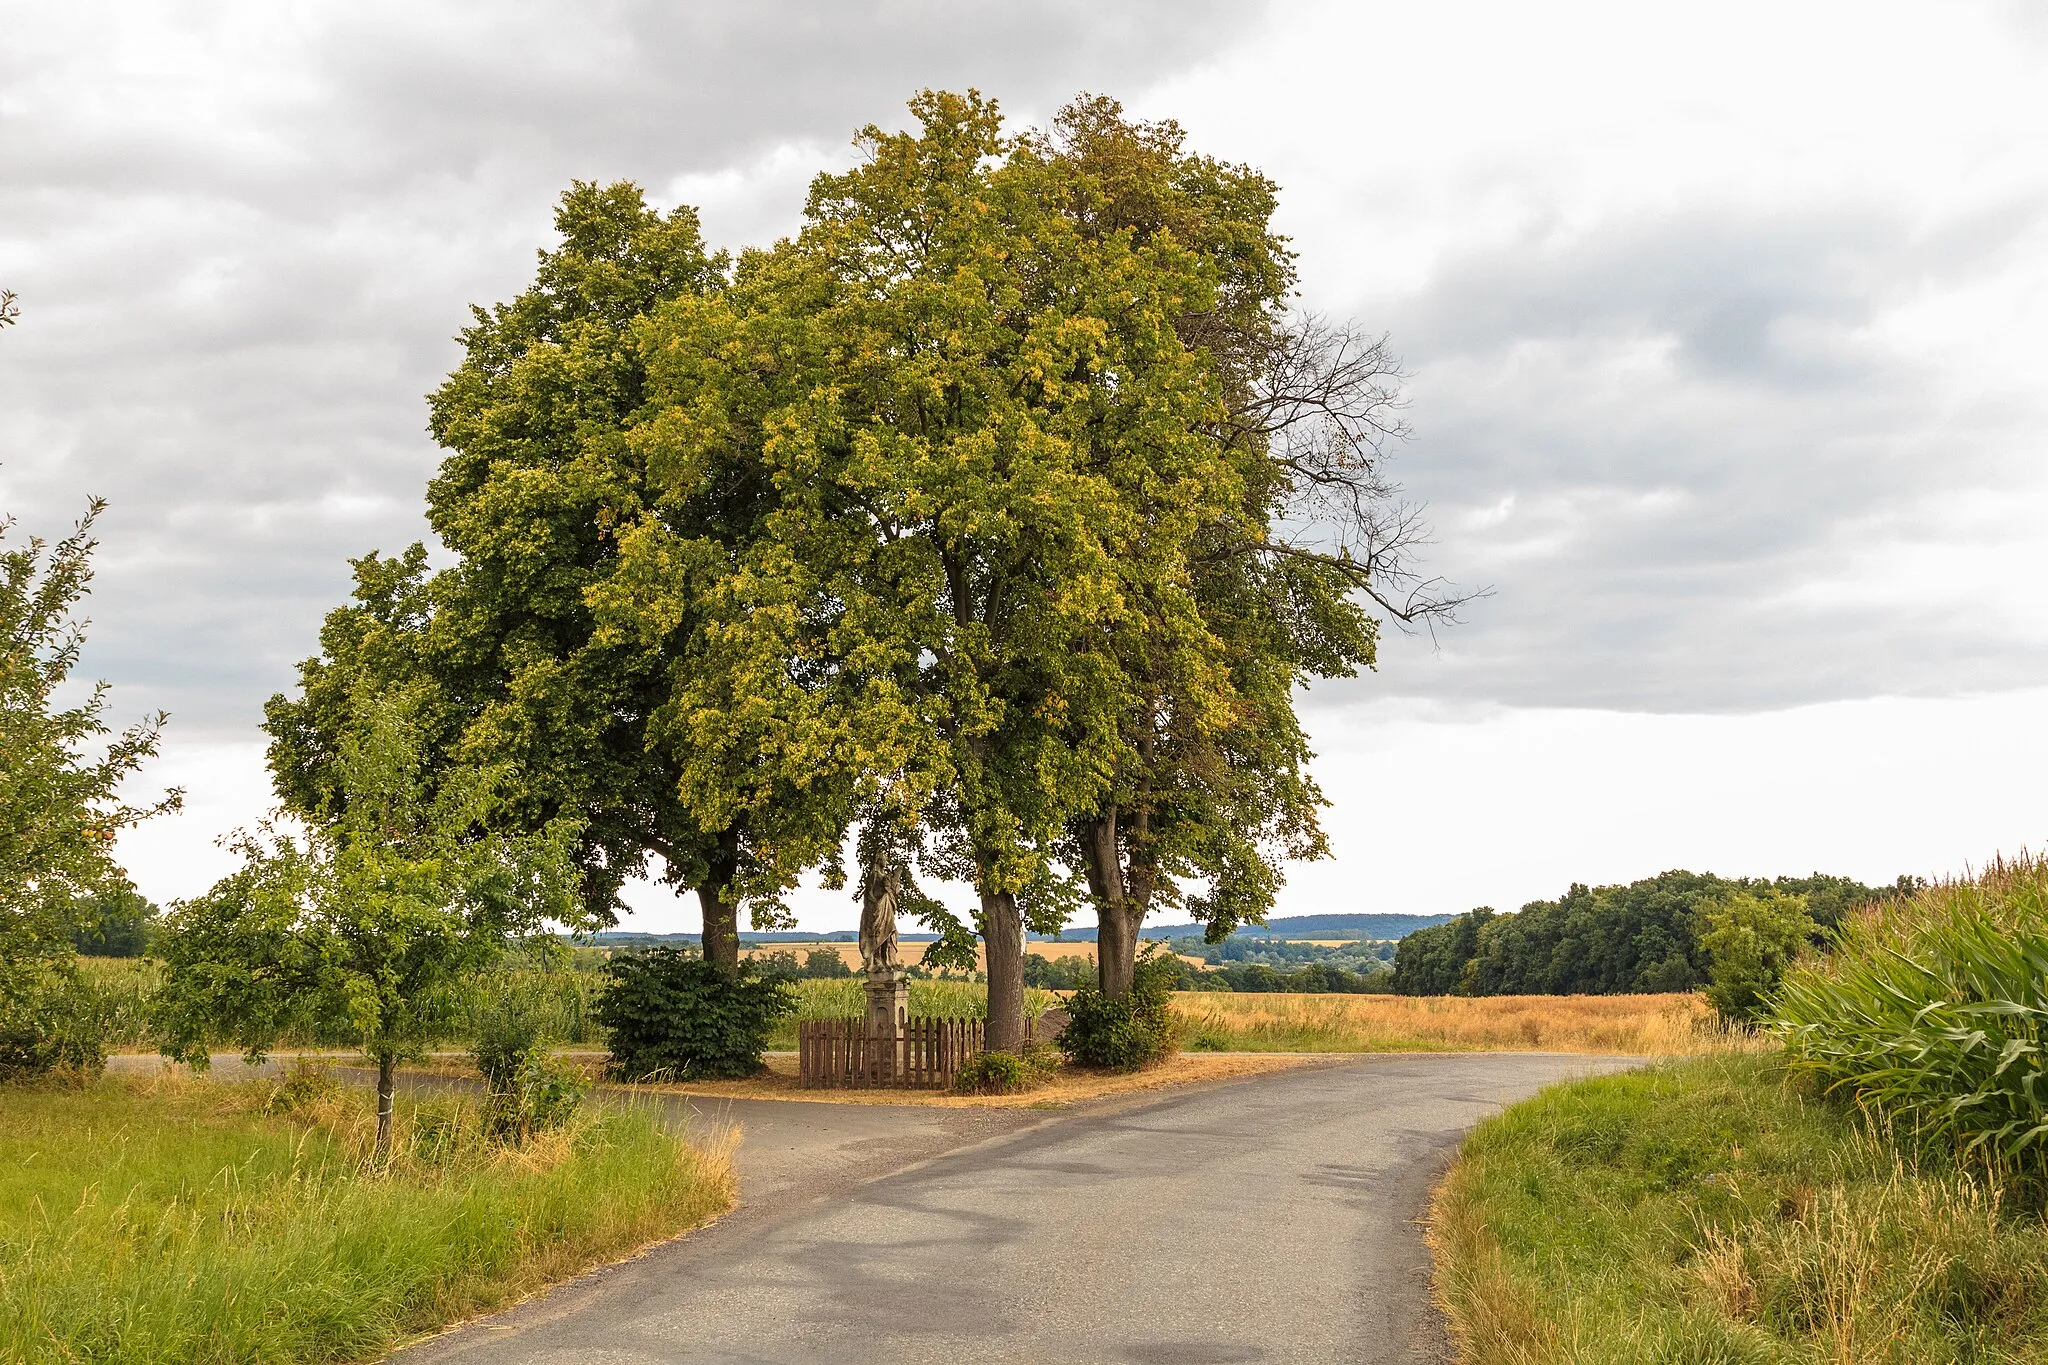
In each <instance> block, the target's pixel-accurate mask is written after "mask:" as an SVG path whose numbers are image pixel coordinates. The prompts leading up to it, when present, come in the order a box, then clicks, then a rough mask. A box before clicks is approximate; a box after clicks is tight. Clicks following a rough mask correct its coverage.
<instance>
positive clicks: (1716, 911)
mask: <svg viewBox="0 0 2048 1365" xmlns="http://www.w3.org/2000/svg"><path fill="white" fill-rule="evenodd" d="M1813 932H1814V924H1813V918H1812V916H1810V915H1809V914H1807V912H1806V898H1805V897H1804V896H1787V895H1784V894H1782V893H1780V892H1777V891H1769V890H1765V891H1760V892H1757V893H1756V894H1753V895H1752V894H1750V893H1747V892H1742V893H1737V894H1734V895H1729V896H1724V897H1722V898H1721V899H1719V900H1716V901H1712V902H1709V903H1708V904H1707V905H1706V906H1704V907H1702V908H1701V910H1700V935H1699V940H1700V947H1702V948H1704V949H1706V950H1707V952H1708V953H1709V954H1710V955H1711V957H1712V959H1713V966H1712V968H1711V971H1710V977H1711V979H1710V982H1709V984H1708V986H1707V999H1709V1000H1711V1001H1712V1002H1713V1003H1714V1008H1715V1009H1717V1010H1719V1011H1721V1017H1722V1018H1724V1019H1729V1020H1739V1021H1742V1022H1745V1023H1747V1022H1753V1021H1754V1020H1757V1019H1759V1018H1761V1017H1763V1014H1764V1012H1765V1011H1766V1010H1767V1009H1768V1008H1769V1007H1770V998H1771V996H1772V994H1773V993H1774V992H1776V990H1777V989H1778V983H1779V982H1781V981H1783V980H1784V978H1785V969H1786V968H1788V967H1790V966H1791V965H1792V962H1793V959H1795V958H1797V957H1798V956H1799V950H1800V949H1801V948H1802V947H1804V946H1805V945H1806V943H1807V942H1808V940H1810V939H1811V938H1812V937H1813Z"/></svg>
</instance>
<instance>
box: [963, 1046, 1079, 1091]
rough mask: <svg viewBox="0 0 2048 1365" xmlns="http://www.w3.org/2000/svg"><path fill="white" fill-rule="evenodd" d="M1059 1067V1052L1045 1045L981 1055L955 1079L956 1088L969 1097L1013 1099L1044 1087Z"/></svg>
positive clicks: (971, 1061) (973, 1059)
mask: <svg viewBox="0 0 2048 1365" xmlns="http://www.w3.org/2000/svg"><path fill="white" fill-rule="evenodd" d="M1058 1066H1059V1050H1058V1049H1057V1048H1053V1047H1050V1046H1047V1045H1046V1044H1044V1043H1026V1044H1025V1045H1024V1046H1023V1047H1022V1048H1021V1049H1019V1050H1018V1051H1016V1052H998V1051H991V1052H977V1053H975V1054H974V1056H972V1057H970V1058H968V1060H967V1064H966V1065H965V1066H963V1067H961V1068H960V1074H959V1075H957V1076H955V1077H954V1078H953V1088H954V1089H955V1090H958V1091H960V1092H962V1093H963V1094H969V1095H1012V1094H1015V1093H1016V1092H1018V1091H1020V1090H1029V1089H1031V1088H1032V1087H1033V1086H1037V1085H1042V1084H1044V1082H1045V1081H1046V1080H1047V1079H1048V1078H1050V1077H1051V1075H1052V1073H1053V1071H1054V1069H1055V1068H1057V1067H1058Z"/></svg>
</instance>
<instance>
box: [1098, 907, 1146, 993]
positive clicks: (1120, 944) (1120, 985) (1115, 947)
mask: <svg viewBox="0 0 2048 1365" xmlns="http://www.w3.org/2000/svg"><path fill="white" fill-rule="evenodd" d="M1095 925H1096V929H1095V976H1096V980H1097V982H1098V983H1100V985H1101V987H1102V993H1103V994H1104V995H1105V996H1108V997H1109V998H1110V999H1111V1000H1115V999H1118V998H1119V997H1121V996H1126V995H1129V994H1130V993H1131V987H1132V986H1133V985H1135V984H1136V983H1137V979H1138V926H1137V925H1136V924H1135V923H1133V922H1132V917H1131V915H1130V914H1129V913H1128V912H1127V910H1126V909H1125V908H1124V907H1123V906H1118V905H1104V906H1102V907H1101V908H1100V909H1098V910H1097V911H1096V914H1095Z"/></svg>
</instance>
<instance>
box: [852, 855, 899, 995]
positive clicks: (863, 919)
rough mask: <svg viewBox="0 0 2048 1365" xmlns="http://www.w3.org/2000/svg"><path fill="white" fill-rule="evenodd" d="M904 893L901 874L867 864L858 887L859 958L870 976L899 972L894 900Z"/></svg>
mask: <svg viewBox="0 0 2048 1365" xmlns="http://www.w3.org/2000/svg"><path fill="white" fill-rule="evenodd" d="M902 892H903V874H902V873H901V872H899V871H897V870H896V869H895V868H893V867H888V866H885V865H884V864H883V862H882V861H881V859H879V858H877V859H876V860H875V861H873V862H871V863H869V864H868V867H867V871H866V872H864V873H863V874H862V876H861V884H860V958H861V965H862V966H863V967H864V968H866V970H867V973H868V975H869V976H870V977H874V976H877V975H880V974H884V973H895V972H900V971H901V970H902V969H903V959H902V957H901V956H900V955H899V954H898V953H897V951H896V901H897V898H898V897H899V896H900V895H902Z"/></svg>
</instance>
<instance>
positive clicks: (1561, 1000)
mask: <svg viewBox="0 0 2048 1365" xmlns="http://www.w3.org/2000/svg"><path fill="white" fill-rule="evenodd" d="M1174 1009H1175V1010H1176V1011H1177V1012H1178V1013H1179V1015H1180V1017H1181V1021H1182V1023H1183V1025H1184V1026H1185V1028H1186V1036H1185V1039H1184V1045H1185V1046H1187V1047H1189V1048H1191V1049H1195V1050H1198V1051H1207V1052H1402V1051H1416V1052H1602V1053H1619V1054H1622V1055H1626V1056H1637V1057H1652V1056H1675V1055H1680V1054H1691V1053H1703V1052H1753V1051H1760V1050H1764V1049H1766V1048H1769V1047H1771V1046H1773V1044H1772V1043H1771V1042H1769V1040H1766V1039H1762V1038H1758V1037H1756V1036H1755V1035H1752V1034H1748V1033H1743V1032H1731V1031H1730V1030H1728V1029H1727V1028H1725V1027H1723V1026H1722V1025H1720V1024H1719V1023H1718V1022H1717V1020H1716V1017H1715V1014H1714V1010H1713V1008H1712V1007H1711V1006H1710V1005H1708V1004H1707V1003H1706V1001H1705V1000H1704V999H1702V998H1701V997H1699V996H1697V995H1497V996H1481V997H1477V998H1468V997H1465V996H1402V995H1284V994H1271V995H1267V994H1251V993H1249V992H1247V993H1243V994H1235V995H1226V994H1223V993H1221V992H1217V993H1209V992H1202V991H1189V992H1183V993H1181V994H1179V995H1177V996H1175V997H1174Z"/></svg>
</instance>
